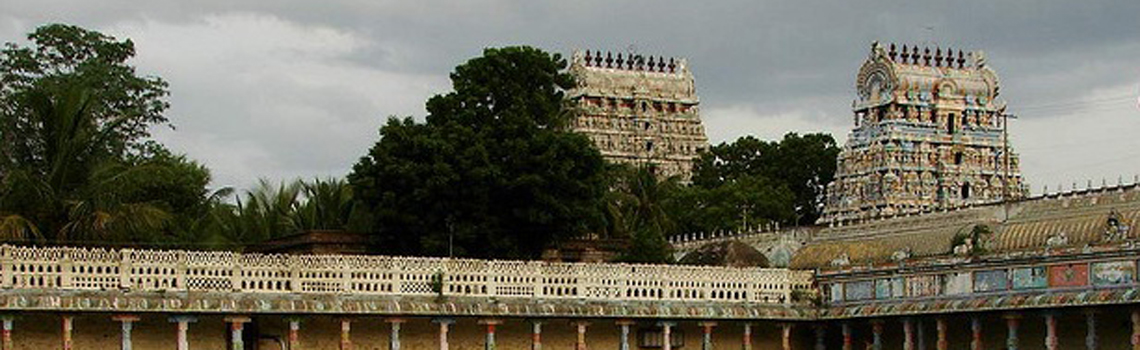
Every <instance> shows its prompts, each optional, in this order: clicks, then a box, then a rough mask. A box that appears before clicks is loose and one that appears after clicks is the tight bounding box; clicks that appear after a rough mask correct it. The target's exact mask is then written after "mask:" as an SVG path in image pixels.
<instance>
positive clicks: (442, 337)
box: [431, 318, 455, 350]
mask: <svg viewBox="0 0 1140 350" xmlns="http://www.w3.org/2000/svg"><path fill="white" fill-rule="evenodd" d="M431 322H432V323H436V324H439V350H447V349H448V348H449V346H448V344H447V331H448V327H450V326H451V325H452V324H453V323H455V320H454V319H450V318H437V319H433V320H431Z"/></svg>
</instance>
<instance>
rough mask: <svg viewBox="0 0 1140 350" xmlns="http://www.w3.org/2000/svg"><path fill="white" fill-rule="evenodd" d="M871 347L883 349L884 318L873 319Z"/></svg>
mask: <svg viewBox="0 0 1140 350" xmlns="http://www.w3.org/2000/svg"><path fill="white" fill-rule="evenodd" d="M871 348H872V349H875V350H883V320H871Z"/></svg>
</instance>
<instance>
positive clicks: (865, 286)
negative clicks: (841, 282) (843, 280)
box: [844, 281, 875, 300]
mask: <svg viewBox="0 0 1140 350" xmlns="http://www.w3.org/2000/svg"><path fill="white" fill-rule="evenodd" d="M844 289H845V290H846V293H847V300H867V299H871V298H873V297H874V295H875V294H874V291H875V282H874V281H859V282H849V283H847V285H846V286H844Z"/></svg>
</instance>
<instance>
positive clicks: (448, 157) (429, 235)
mask: <svg viewBox="0 0 1140 350" xmlns="http://www.w3.org/2000/svg"><path fill="white" fill-rule="evenodd" d="M565 67H566V61H565V60H564V59H562V58H561V57H560V56H559V55H557V54H554V55H551V54H548V53H546V52H543V51H541V50H538V49H535V48H531V47H506V48H490V49H486V50H485V51H484V52H483V56H481V57H477V58H474V59H471V60H469V61H467V62H466V63H463V64H462V65H460V66H458V67H456V69H455V71H454V72H453V73H452V74H451V81H452V87H453V89H454V91H452V92H449V93H446V94H443V95H437V96H435V97H432V98H431V99H429V100H428V102H427V111H428V116H427V118H426V122H424V123H417V122H415V121H413V120H412V119H411V118H405V119H395V118H393V119H390V120H389V121H388V123H387V124H386V125H384V126H383V127H382V128H381V129H380V140H379V142H377V143H376V145H375V146H374V147H372V149H371V150H370V151H369V152H368V154H367V155H366V156H364V157H363V158H361V160H360V162H358V163H357V164H356V166H355V167H354V168H353V172H352V174H350V175H349V181H350V183H351V184H352V187H353V194H354V195H355V196H356V198H357V199H358V200H360V201H362V203H364V204H366V205H367V206H368V207H369V208H371V214H372V215H371V216H372V217H373V218H374V219H375V225H374V226H373V227H374V228H375V230H374V231H376V232H377V234H378V235H379V237H378V238H379V241H380V243H381V247H382V248H383V249H384V250H385V252H386V253H391V254H426V255H437V256H439V255H447V254H448V251H449V246H453V247H454V253H455V255H458V256H468V257H482V258H533V257H537V256H538V255H539V254H540V253H541V251H542V249H543V248H545V247H546V246H548V245H549V244H551V243H553V242H555V241H557V240H559V239H563V238H566V237H569V236H572V235H576V234H580V233H583V232H585V231H586V230H587V229H588V228H589V227H591V226H593V224H594V223H596V222H597V221H598V220H600V219H599V216H600V215H599V210H598V208H599V206H598V201H599V200H600V198H601V196H602V195H603V193H604V191H605V185H604V182H603V179H602V172H603V166H604V162H603V160H602V158H601V155H600V154H599V153H598V151H597V150H596V149H595V148H594V147H593V145H592V144H591V143H590V142H589V140H588V139H586V138H585V137H584V136H582V135H579V134H574V133H571V132H568V131H565V128H564V127H565V125H566V124H567V121H568V118H569V113H568V108H567V106H566V101H565V99H564V98H563V97H564V96H563V94H564V91H566V90H567V89H569V88H571V87H572V86H574V80H573V78H572V77H571V76H570V75H568V74H566V73H565V72H564V68H565Z"/></svg>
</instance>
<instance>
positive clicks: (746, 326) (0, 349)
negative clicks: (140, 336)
mask: <svg viewBox="0 0 1140 350" xmlns="http://www.w3.org/2000/svg"><path fill="white" fill-rule="evenodd" d="M75 316H76V315H74V314H63V315H60V316H59V317H60V322H61V323H60V324H61V333H60V334H61V338H60V345H61V349H63V350H71V349H72V333H73V320H74V318H75ZM109 318H110V320H112V321H114V322H118V323H120V326H121V327H120V329H121V335H120V339H121V346H120V348H121V349H122V350H131V349H132V345H133V344H132V334H131V333H132V330H133V329H134V326H135V324H136V323H138V322H139V321H140V320H141V319H142V317H141V315H139V314H115V315H111V316H110V317H109ZM222 319H223V321H224V322H225V324H226V328H227V330H228V333H229V334H228V338H229V346H230V349H231V350H243V349H245V344H244V339H245V338H244V337H243V332H244V330H245V325H246V324H247V323H250V322H252V321H253V319H252V318H251V317H250V316H248V315H229V316H225V317H223V318H222ZM15 320H16V318H15V317H14V316H12V315H0V321H3V333H2V342H0V350H12V349H15V347H14V345H13V340H12V339H13V337H14V335H13V325H14V321H15ZM167 320H168V321H169V322H170V323H171V324H172V325H173V326H174V327H173V328H174V333H175V334H174V338H175V348H176V349H178V350H189V349H191V338H190V337H189V331H190V327H196V326H205V325H201V324H199V317H198V316H195V315H173V316H169V317H167ZM284 320H285V321H286V323H287V325H288V328H287V331H288V333H287V336H286V337H284V338H285V339H284V342H285V343H286V344H285V345H286V348H287V349H289V350H300V349H304V340H303V338H304V337H303V335H302V330H303V319H302V317H300V316H285V318H284ZM358 320H360V318H339V319H337V321H338V322H339V325H340V328H339V329H340V334H339V339H340V341H339V350H352V349H353V343H352V324H353V322H354V321H358ZM407 321H408V318H404V317H388V318H384V319H383V322H384V323H386V324H387V325H388V329H389V337H388V349H389V350H400V349H401V342H400V339H401V334H400V331H401V325H403V324H404V323H406V322H407ZM504 322H507V320H505V319H502V318H480V319H477V321H476V324H478V325H479V326H480V327H483V328H484V329H485V333H484V334H485V336H484V339H483V343H484V349H485V350H494V349H496V337H495V336H496V333H495V331H496V326H498V325H502V324H503V323H504ZM511 322H528V323H529V324H530V326H531V327H530V329H531V334H530V339H531V346H530V348H531V350H542V331H543V325H544V324H547V323H549V322H552V321H551V320H546V319H528V320H517V321H516V320H512V321H511ZM564 322H565V321H564ZM603 322H604V323H603ZM431 323H432V324H435V325H436V326H437V327H438V337H439V338H438V344H439V350H449V348H450V342H449V340H450V338H449V333H450V331H451V327H452V326H453V325H454V324H455V323H456V320H455V318H450V317H435V318H432V319H431ZM607 324H612V326H616V327H618V328H619V329H620V332H621V333H620V342H619V348H620V350H630V349H635V348H636V347H631V342H632V341H633V338H632V337H631V334H632V332H631V330H632V329H631V327H634V326H637V325H639V324H653V325H655V326H657V327H659V329H660V331H661V332H660V337H661V339H660V340H661V344H662V347H661V348H662V349H663V350H673V347H672V345H673V343H672V342H671V341H670V340H671V336H672V333H673V330H674V328H675V327H677V326H678V322H676V321H658V322H655V323H654V322H647V321H646V320H640V322H639V320H633V319H617V320H614V321H599V320H571V321H570V325H571V326H572V327H573V329H574V330H576V333H577V334H576V342H575V346H574V348H575V349H576V350H588V349H589V344H588V342H587V333H588V331H589V330H590V328H591V327H598V326H602V325H607ZM697 326H698V327H699V328H700V330H701V338H700V340H701V347H700V348H701V349H702V350H712V349H713V346H714V344H713V336H712V335H713V332H714V329H715V328H716V327H717V326H718V323H717V322H715V321H699V322H697ZM752 326H753V325H752V324H751V323H747V322H744V323H740V324H738V327H741V329H742V330H743V336H744V338H743V342H742V344H743V346H742V349H743V350H752ZM793 328H794V325H793V324H792V323H781V324H780V330H781V335H782V343H781V344H782V348H783V349H784V350H792V344H793V340H792V334H793V333H792V330H793ZM17 337H18V335H17Z"/></svg>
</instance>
